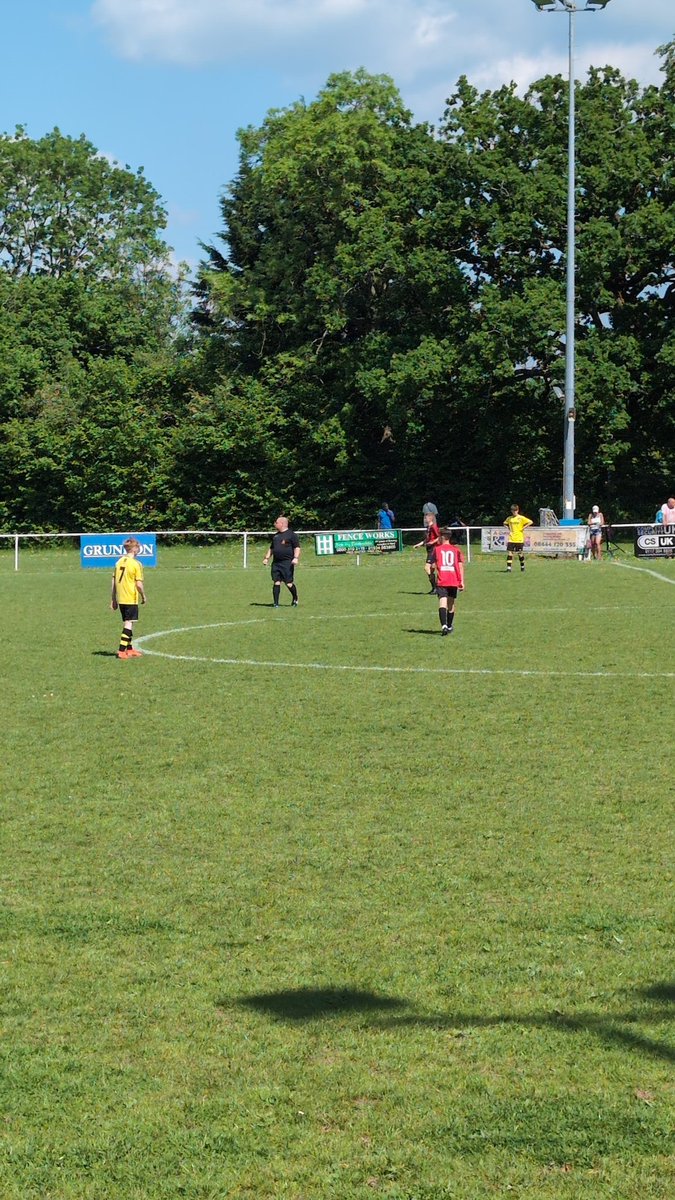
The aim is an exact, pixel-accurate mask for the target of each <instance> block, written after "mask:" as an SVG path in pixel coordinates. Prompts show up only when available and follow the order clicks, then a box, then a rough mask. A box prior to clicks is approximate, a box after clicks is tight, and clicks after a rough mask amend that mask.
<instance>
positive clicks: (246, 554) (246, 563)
mask: <svg viewBox="0 0 675 1200" xmlns="http://www.w3.org/2000/svg"><path fill="white" fill-rule="evenodd" d="M247 566H248V533H247V531H246V530H244V570H246V568H247Z"/></svg>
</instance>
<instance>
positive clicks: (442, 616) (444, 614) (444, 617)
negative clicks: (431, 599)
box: [438, 608, 448, 626]
mask: <svg viewBox="0 0 675 1200" xmlns="http://www.w3.org/2000/svg"><path fill="white" fill-rule="evenodd" d="M438 619H439V621H440V623H441V625H443V626H446V625H447V623H448V610H447V608H439V610H438Z"/></svg>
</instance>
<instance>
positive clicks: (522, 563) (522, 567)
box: [518, 554, 525, 571]
mask: <svg viewBox="0 0 675 1200" xmlns="http://www.w3.org/2000/svg"><path fill="white" fill-rule="evenodd" d="M518 558H519V559H520V569H521V571H524V570H525V555H524V554H519V555H518Z"/></svg>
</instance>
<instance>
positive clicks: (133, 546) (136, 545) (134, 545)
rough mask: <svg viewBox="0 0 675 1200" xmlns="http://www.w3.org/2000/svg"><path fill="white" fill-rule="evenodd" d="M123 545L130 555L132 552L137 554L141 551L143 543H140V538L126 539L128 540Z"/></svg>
mask: <svg viewBox="0 0 675 1200" xmlns="http://www.w3.org/2000/svg"><path fill="white" fill-rule="evenodd" d="M122 545H123V546H124V549H125V550H126V552H127V554H130V553H131V552H133V553H134V554H135V553H136V551H137V550H140V548H141V543H140V542H139V540H138V538H126V540H125V541H124V542H122Z"/></svg>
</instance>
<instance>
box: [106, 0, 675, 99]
mask: <svg viewBox="0 0 675 1200" xmlns="http://www.w3.org/2000/svg"><path fill="white" fill-rule="evenodd" d="M671 5H672V0H641V3H640V5H639V6H638V5H636V4H635V0H630V4H626V3H625V0H615V3H614V4H612V5H610V6H608V8H607V9H606V11H604V12H601V13H592V14H590V13H589V14H585V15H584V16H583V17H580V18H579V20H578V22H577V25H578V71H579V74H583V72H584V71H585V69H586V67H587V65H588V63H589V62H594V63H596V64H598V65H604V64H605V63H606V62H612V63H613V65H616V66H618V67H620V68H621V69H622V70H624V71H626V72H627V73H628V74H630V75H635V76H636V77H637V78H638V79H639V81H640V82H647V81H652V80H657V79H658V77H659V76H658V64H657V61H656V60H655V59H654V58H653V50H654V48H655V47H656V45H658V44H659V43H660V42H664V41H666V40H668V38H669V37H670V36H672V35H671V28H672V10H671ZM92 15H93V19H94V21H95V23H96V24H97V25H98V27H99V28H100V29H101V30H102V31H103V32H104V34H105V36H106V38H107V39H108V40H109V41H110V43H111V44H112V45H113V47H114V48H115V50H116V51H117V52H118V53H119V54H121V55H122V56H123V57H125V58H127V59H132V60H137V61H142V60H150V61H157V62H165V63H173V64H177V65H183V66H192V67H195V66H199V65H201V64H215V63H229V64H232V65H235V66H240V67H250V66H256V67H263V66H267V67H270V66H272V67H275V68H276V69H277V70H279V71H281V72H283V74H284V75H285V76H286V77H287V78H292V79H294V80H297V81H298V88H299V90H303V89H304V87H306V84H307V82H312V83H313V82H314V81H315V80H317V81H321V80H323V79H325V77H326V75H327V74H328V73H329V72H330V71H333V70H340V69H353V68H354V67H357V66H360V65H363V66H365V67H367V68H368V69H369V70H371V71H387V72H389V73H390V74H392V75H393V76H394V78H395V79H396V81H397V82H398V83H399V84H400V85H401V86H402V87H403V88H404V90H406V91H408V90H410V89H412V90H413V91H415V90H417V91H421V90H427V91H429V90H433V91H435V90H436V89H437V88H440V89H441V90H443V89H445V91H446V92H447V91H448V90H449V88H450V87H451V86H452V83H453V82H454V81H455V80H456V79H457V77H458V75H460V74H462V73H466V74H467V75H468V76H469V78H470V79H471V80H472V82H475V83H476V84H477V85H478V86H480V87H496V86H499V85H500V84H501V83H504V82H508V81H510V80H511V79H515V80H516V82H517V83H518V85H519V86H520V87H521V88H522V87H525V86H526V85H527V83H529V82H531V80H532V79H534V78H536V77H538V76H541V75H543V74H546V73H547V72H548V71H551V70H553V71H561V72H563V73H566V71H567V64H566V43H567V36H566V21H565V20H564V19H560V18H555V17H554V18H552V17H551V16H550V15H547V14H544V15H542V14H537V13H536V12H535V10H534V8H533V7H532V5H531V4H530V3H529V0H94V3H93V5H92Z"/></svg>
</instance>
